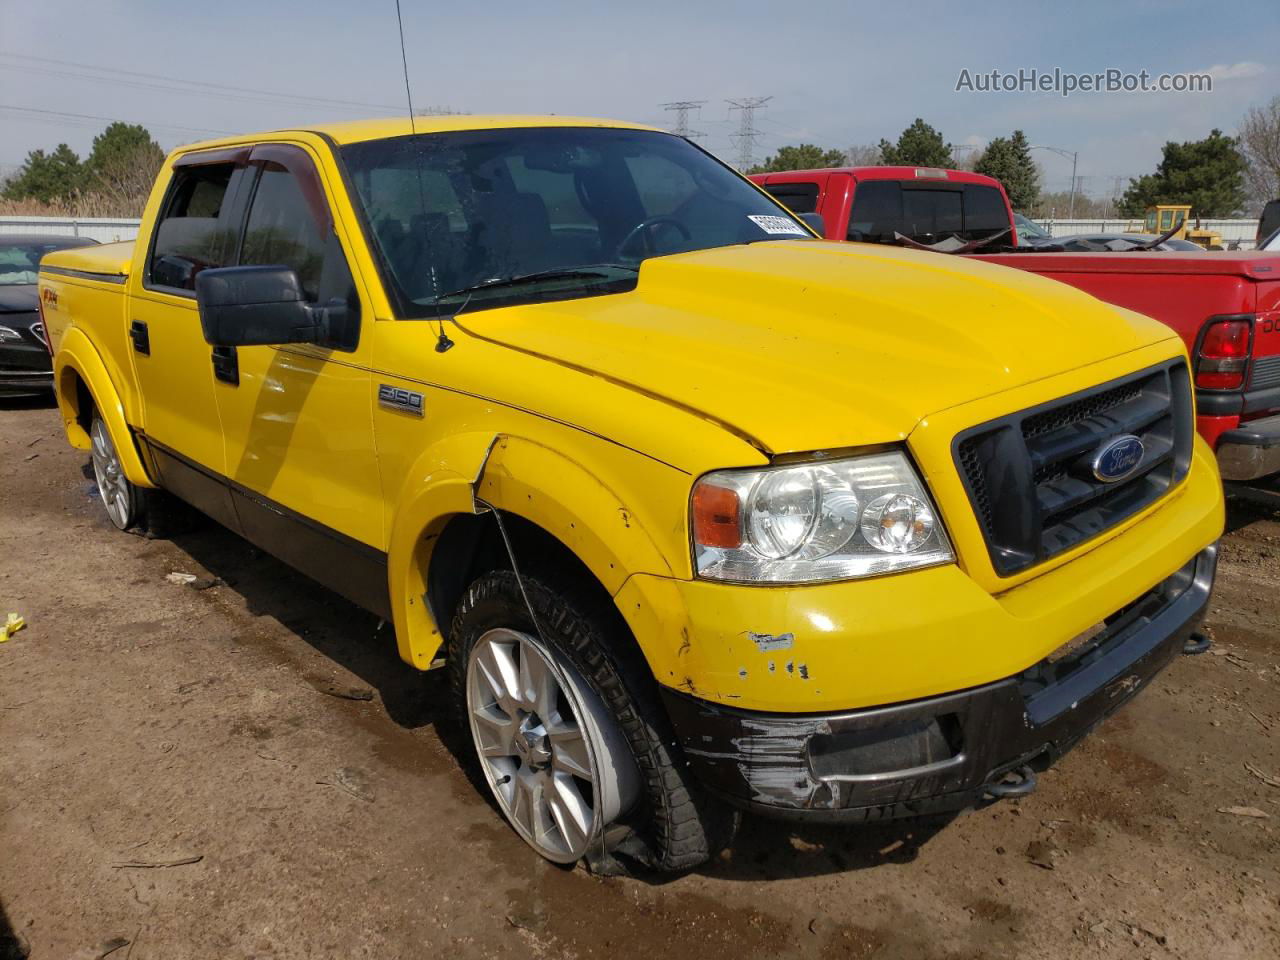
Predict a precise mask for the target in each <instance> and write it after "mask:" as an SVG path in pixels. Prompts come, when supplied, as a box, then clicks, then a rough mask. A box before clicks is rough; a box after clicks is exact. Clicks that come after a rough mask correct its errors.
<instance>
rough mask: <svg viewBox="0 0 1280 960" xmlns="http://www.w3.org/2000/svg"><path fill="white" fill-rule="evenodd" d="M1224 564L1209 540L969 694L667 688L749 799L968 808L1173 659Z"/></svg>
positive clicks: (702, 746) (879, 810)
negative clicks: (754, 695)
mask: <svg viewBox="0 0 1280 960" xmlns="http://www.w3.org/2000/svg"><path fill="white" fill-rule="evenodd" d="M1216 562H1217V547H1216V545H1214V546H1210V547H1207V548H1205V549H1204V550H1202V551H1201V552H1200V553H1199V554H1198V555H1196V556H1195V557H1193V558H1192V559H1191V560H1190V561H1189V562H1188V563H1187V564H1186V565H1184V566H1183V567H1182V568H1181V569H1180V570H1178V571H1177V572H1175V573H1174V574H1173V575H1172V576H1170V577H1168V578H1167V579H1165V580H1164V581H1162V582H1161V583H1159V584H1157V585H1156V586H1155V587H1154V588H1153V589H1151V590H1150V591H1148V592H1147V593H1145V594H1143V595H1142V596H1141V597H1139V598H1138V599H1137V600H1135V601H1134V602H1133V603H1131V604H1128V605H1127V606H1126V607H1124V608H1123V609H1122V610H1119V611H1117V612H1116V613H1115V614H1113V615H1112V616H1111V617H1109V618H1107V620H1106V626H1105V628H1104V629H1103V630H1102V632H1101V633H1099V634H1098V635H1097V636H1095V637H1093V638H1091V639H1090V640H1089V641H1087V642H1086V643H1085V644H1084V645H1083V646H1081V647H1079V648H1078V649H1075V650H1072V651H1070V652H1069V653H1068V654H1067V655H1065V656H1063V657H1061V658H1057V659H1055V658H1054V657H1052V656H1051V657H1048V658H1046V659H1044V660H1042V661H1040V662H1038V663H1036V664H1034V665H1033V666H1031V667H1030V668H1028V669H1027V670H1024V671H1022V672H1021V673H1019V674H1017V675H1015V676H1011V677H1008V678H1006V679H1004V680H1000V681H997V682H995V683H988V684H985V685H983V686H979V687H974V688H972V689H968V690H964V691H961V692H957V693H951V694H945V695H942V696H935V697H930V698H927V699H922V700H915V701H912V702H908V703H902V704H896V705H893V706H887V707H876V708H871V709H864V710H854V711H848V712H842V713H836V714H825V715H823V714H819V715H815V714H804V715H788V714H779V713H763V712H757V711H748V710H738V709H734V708H731V707H725V706H722V705H718V704H713V703H710V702H708V701H706V700H702V699H699V698H695V697H691V696H688V695H686V694H683V693H680V692H677V691H675V690H673V689H671V688H669V687H664V688H662V689H663V694H664V696H665V698H666V705H667V709H668V711H669V713H670V716H671V719H672V721H673V723H674V724H675V727H676V731H677V733H678V735H679V737H680V740H681V742H682V744H683V746H684V750H685V753H686V755H687V756H688V758H689V763H690V766H691V767H692V769H693V770H694V772H695V773H696V774H697V775H698V777H699V778H700V779H701V780H702V781H703V782H704V783H705V784H706V785H707V787H708V788H710V789H711V790H712V791H713V792H714V793H716V794H718V795H720V796H721V797H723V798H725V799H727V800H729V801H730V802H733V803H736V804H738V805H740V806H743V807H747V808H749V809H753V810H756V811H758V812H762V813H766V814H772V815H777V816H783V817H803V818H806V819H826V820H836V821H864V820H876V819H885V818H891V817H901V816H916V815H920V814H926V813H935V812H942V811H948V810H959V809H963V808H965V807H969V806H972V805H974V804H976V803H978V802H980V801H981V800H982V799H983V798H984V796H987V795H989V794H991V792H992V788H993V787H996V785H997V784H998V783H999V782H1000V781H1001V780H1002V779H1003V778H1004V777H1005V776H1006V774H1008V773H1009V772H1010V771H1014V770H1017V769H1019V768H1022V767H1025V766H1030V767H1031V768H1032V769H1044V768H1045V767H1048V766H1049V765H1050V764H1052V763H1053V762H1054V761H1055V760H1056V759H1057V758H1058V757H1060V756H1062V755H1063V754H1064V753H1066V752H1067V751H1068V750H1069V749H1071V747H1073V746H1074V745H1075V744H1076V743H1077V742H1079V740H1080V739H1081V738H1082V737H1084V736H1085V735H1086V734H1087V733H1088V732H1089V731H1090V730H1092V729H1093V728H1094V727H1095V726H1097V724H1098V723H1100V722H1101V721H1102V720H1104V719H1105V718H1106V717H1108V716H1109V715H1110V714H1111V713H1113V712H1114V711H1115V710H1116V709H1118V708H1119V707H1120V706H1121V705H1122V704H1123V703H1125V702H1126V701H1128V700H1129V699H1130V698H1131V697H1132V696H1134V694H1136V693H1137V692H1138V691H1139V690H1141V689H1142V688H1143V687H1144V686H1145V685H1146V684H1147V683H1148V682H1149V681H1150V680H1151V679H1152V678H1153V677H1154V676H1155V675H1156V674H1157V673H1159V672H1160V671H1161V670H1162V669H1163V668H1164V667H1165V666H1167V665H1168V664H1169V662H1170V661H1171V660H1172V659H1173V658H1174V657H1176V656H1177V655H1178V653H1179V652H1180V651H1182V649H1183V647H1184V646H1185V645H1186V643H1187V641H1188V639H1189V637H1190V635H1191V634H1192V632H1193V631H1194V630H1195V628H1196V625H1197V624H1198V623H1199V621H1200V619H1201V617H1202V616H1203V614H1204V611H1205V608H1206V606H1207V604H1208V601H1209V594H1210V591H1211V589H1212V586H1213V578H1214V572H1215V567H1216ZM996 792H999V791H998V788H997V791H996Z"/></svg>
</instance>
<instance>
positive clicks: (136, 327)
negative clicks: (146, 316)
mask: <svg viewBox="0 0 1280 960" xmlns="http://www.w3.org/2000/svg"><path fill="white" fill-rule="evenodd" d="M129 338H130V339H131V340H133V349H134V350H136V351H137V352H138V353H140V354H142V355H143V356H144V357H149V356H151V334H150V333H149V332H148V331H147V325H146V324H145V323H143V322H142V321H141V320H135V321H133V323H131V324H130V325H129Z"/></svg>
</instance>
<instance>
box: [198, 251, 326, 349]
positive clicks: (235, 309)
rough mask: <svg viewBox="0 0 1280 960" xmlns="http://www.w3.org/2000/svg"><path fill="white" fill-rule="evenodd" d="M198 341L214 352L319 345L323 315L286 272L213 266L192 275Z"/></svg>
mask: <svg viewBox="0 0 1280 960" xmlns="http://www.w3.org/2000/svg"><path fill="white" fill-rule="evenodd" d="M196 303H197V305H198V306H199V307H200V326H201V328H202V329H203V331H204V338H205V340H206V341H208V342H209V343H210V344H212V345H213V346H215V347H252V346H264V345H271V344H281V343H321V342H323V341H325V340H326V339H327V335H328V326H329V311H328V310H327V309H326V308H324V307H318V306H312V305H311V304H310V303H308V302H307V300H306V293H305V292H304V291H303V289H302V282H301V281H300V280H299V279H298V275H297V273H295V272H294V271H293V270H291V269H290V268H289V267H217V268H213V269H209V270H201V271H200V272H199V273H198V274H196Z"/></svg>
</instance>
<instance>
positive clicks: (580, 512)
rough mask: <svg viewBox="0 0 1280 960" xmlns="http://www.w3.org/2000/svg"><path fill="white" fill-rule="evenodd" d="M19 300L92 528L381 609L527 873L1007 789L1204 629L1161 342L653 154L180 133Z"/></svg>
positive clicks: (1195, 492) (1193, 439) (623, 127)
mask: <svg viewBox="0 0 1280 960" xmlns="http://www.w3.org/2000/svg"><path fill="white" fill-rule="evenodd" d="M414 124H416V127H415V126H414ZM40 292H41V301H40V302H41V304H42V306H43V310H44V317H45V322H46V324H47V328H48V330H49V333H50V337H51V343H52V346H53V350H54V369H55V379H56V384H57V392H58V403H59V407H60V410H61V414H62V419H63V422H64V423H65V427H66V434H67V437H68V439H69V440H70V442H71V443H72V444H73V445H75V446H76V447H79V448H81V449H84V450H86V451H88V452H89V453H90V455H91V460H92V464H93V469H94V472H95V475H96V477H97V482H98V487H99V489H100V491H101V493H102V500H103V504H104V506H105V508H106V512H107V516H108V517H109V518H110V520H111V521H112V522H113V523H114V524H115V525H116V526H117V527H121V528H127V527H130V526H131V525H134V524H140V523H147V522H149V516H148V514H149V513H150V512H152V511H155V510H157V509H158V507H160V506H162V505H163V503H164V500H163V497H165V496H169V495H172V496H176V497H179V498H181V499H182V500H185V501H187V502H188V503H190V504H193V505H194V506H196V507H198V508H199V509H200V510H202V511H204V512H205V513H207V514H209V515H210V516H211V517H213V518H215V519H217V520H218V521H220V522H221V523H223V524H225V525H226V526H228V527H229V528H231V529H232V530H234V531H236V532H238V533H239V534H241V535H243V536H244V537H246V538H247V539H248V540H250V541H252V542H254V543H256V544H259V545H260V546H262V547H263V548H264V549H266V550H268V551H270V552H272V553H274V554H275V555H276V556H278V557H280V558H281V559H283V560H284V561H286V562H288V563H290V564H293V565H294V566H296V567H297V568H299V569H300V570H302V571H304V572H305V573H307V574H309V575H311V576H312V577H314V578H316V579H317V580H320V581H322V582H324V583H326V584H329V585H330V586H332V588H333V589H335V590H336V591H338V592H340V593H341V594H343V595H344V596H346V597H348V598H350V599H351V600H353V601H355V602H356V603H358V604H361V605H363V606H364V607H367V608H368V609H369V610H371V611H373V612H375V613H376V614H379V615H381V616H384V617H386V618H389V619H390V620H391V621H392V623H393V624H394V627H395V639H396V643H397V645H398V648H399V653H400V656H401V657H403V659H404V660H405V661H406V662H407V663H408V664H409V665H411V666H412V667H415V668H418V669H421V670H426V669H429V668H431V667H436V666H440V667H444V668H445V669H447V670H448V671H450V673H451V676H452V693H451V697H452V708H453V710H454V711H455V716H456V718H457V722H458V723H459V725H460V728H461V729H462V730H463V731H465V733H466V735H467V737H468V738H469V740H467V741H466V742H467V743H468V744H469V746H468V756H467V757H464V758H463V759H464V762H468V763H470V762H475V763H476V764H478V769H479V770H480V771H482V773H483V776H484V779H485V781H486V782H487V785H488V787H489V789H490V790H491V791H492V793H493V796H494V798H495V799H496V802H497V805H498V807H499V808H500V809H501V811H502V813H503V814H504V815H505V816H506V818H507V819H508V820H509V822H510V823H511V825H512V827H513V828H514V829H515V830H516V831H517V832H518V833H519V835H520V836H521V837H523V838H524V839H525V840H526V841H527V842H528V843H529V844H530V845H532V846H533V847H534V848H535V849H536V850H537V851H538V852H539V853H540V854H542V855H543V856H545V857H548V858H549V859H551V860H555V861H560V862H574V861H577V860H579V859H581V858H586V859H587V861H588V863H589V864H591V865H593V866H594V867H595V868H596V869H601V870H605V869H620V868H621V867H620V865H621V864H625V863H626V862H627V860H628V858H629V859H630V860H631V861H633V862H639V863H641V864H647V865H650V866H652V867H655V868H659V869H666V870H678V869H686V868H689V867H691V866H694V865H696V864H698V863H700V862H702V861H704V860H705V859H706V858H707V857H708V856H710V855H711V854H712V853H713V852H714V851H715V850H717V849H718V848H719V847H720V846H721V845H723V844H725V843H726V842H728V840H729V839H730V837H731V834H732V829H733V827H734V825H735V824H736V822H737V809H738V808H748V809H751V810H756V811H760V812H763V813H767V814H775V815H778V816H783V817H811V818H818V819H832V820H843V821H854V822H857V821H865V820H868V819H874V818H881V817H893V816H906V815H912V814H918V813H922V812H928V811H943V810H957V809H962V808H966V807H969V806H973V805H975V804H978V803H981V802H983V801H986V800H989V799H991V798H993V797H1000V796H1005V795H1009V794H1011V793H1021V792H1026V791H1027V790H1029V789H1031V787H1033V786H1034V784H1035V773H1036V771H1038V770H1041V769H1043V768H1044V767H1045V766H1047V765H1048V764H1050V763H1051V762H1052V761H1053V760H1054V759H1055V758H1056V757H1058V756H1060V755H1061V754H1062V753H1063V752H1064V751H1065V750H1067V749H1068V748H1070V747H1071V746H1072V745H1073V744H1074V743H1076V742H1077V741H1078V740H1079V739H1080V738H1081V737H1083V736H1084V735H1085V734H1086V733H1087V732H1088V731H1089V730H1090V729H1091V728H1092V727H1093V726H1094V725H1095V724H1097V723H1098V722H1099V721H1100V720H1102V719H1103V718H1104V717H1105V716H1107V715H1108V714H1110V713H1111V712H1112V711H1114V710H1115V709H1117V708H1118V707H1119V706H1120V705H1121V704H1122V703H1124V702H1125V701H1127V700H1128V699H1129V698H1130V697H1132V696H1133V695H1134V694H1135V693H1136V692H1137V691H1138V690H1140V689H1142V688H1143V687H1144V686H1145V685H1146V684H1147V682H1148V681H1149V680H1151V678H1152V677H1153V676H1154V675H1155V674H1156V673H1157V672H1158V671H1160V670H1161V669H1162V668H1163V667H1164V666H1166V665H1167V664H1168V663H1169V662H1170V660H1171V659H1172V658H1174V657H1175V656H1176V655H1178V654H1180V653H1183V652H1194V651H1195V650H1196V649H1199V648H1201V647H1202V646H1203V645H1204V644H1205V643H1206V641H1204V640H1202V639H1200V638H1198V635H1197V634H1195V630H1196V624H1197V621H1198V620H1199V618H1200V617H1201V615H1202V613H1203V611H1204V609H1205V606H1206V603H1207V601H1208V597H1209V592H1210V588H1211V585H1212V582H1213V576H1214V566H1215V557H1216V552H1215V551H1216V547H1215V544H1216V542H1217V539H1218V537H1219V536H1220V534H1221V531H1222V528H1223V505H1222V489H1221V484H1220V482H1219V479H1218V474H1217V470H1216V468H1215V465H1214V461H1213V457H1212V455H1211V453H1210V452H1209V449H1208V447H1207V446H1206V444H1205V443H1204V441H1203V440H1202V439H1199V438H1198V437H1197V436H1196V433H1195V429H1194V418H1193V409H1192V388H1191V371H1190V368H1189V366H1188V361H1187V352H1186V349H1185V347H1184V345H1183V343H1182V341H1181V340H1180V339H1178V337H1177V336H1176V335H1174V334H1173V333H1172V331H1170V330H1169V329H1168V328H1167V327H1165V326H1163V325H1162V324H1159V323H1157V322H1155V321H1153V320H1149V319H1147V318H1145V317H1142V316H1139V315H1138V314H1135V313H1132V312H1130V311H1127V310H1122V309H1118V308H1116V307H1113V306H1111V305H1109V304H1105V303H1103V302H1101V301H1099V300H1096V299H1094V298H1093V297H1090V296H1087V295H1085V294H1083V293H1080V292H1079V291H1076V290H1073V289H1071V288H1070V287H1067V286H1064V285H1062V284H1057V283H1052V282H1050V281H1046V280H1042V279H1040V278H1038V277H1035V276H1032V275H1031V274H1028V273H1024V272H1021V271H1017V270H1007V269H1004V268H1000V267H993V266H988V265H985V264H981V263H974V262H969V261H965V260H960V259H946V258H942V257H937V256H934V255H931V254H927V253H919V252H916V251H911V250H902V249H898V248H893V247H865V246H864V247H855V246H851V245H850V246H845V245H838V244H829V243H825V242H823V241H821V240H819V239H818V238H816V237H815V236H814V235H813V234H812V233H810V232H809V231H808V229H807V228H806V227H805V226H804V225H803V224H802V223H801V222H800V221H799V220H798V219H797V218H795V217H794V216H793V215H792V214H790V213H789V212H788V211H787V210H786V209H785V208H784V207H782V206H781V205H779V204H777V203H776V202H775V201H773V200H772V199H770V198H769V197H768V196H766V195H765V194H764V193H762V192H761V191H759V190H758V189H756V188H755V187H754V186H752V185H751V184H750V183H749V182H747V181H746V180H745V179H743V178H742V177H740V176H739V175H738V174H736V173H734V172H733V171H732V170H730V169H728V168H727V167H725V166H724V165H722V164H721V163H720V162H719V161H717V160H715V159H714V158H713V157H711V156H710V155H709V154H707V153H705V152H703V151H702V150H700V149H699V148H698V147H696V146H695V145H693V144H692V143H690V142H688V141H687V140H684V139H682V138H679V137H676V136H673V135H670V134H667V133H663V132H661V131H657V130H653V129H648V128H644V127H637V126H631V125H627V124H623V123H612V122H606V121H598V120H583V119H570V118H564V117H544V118H528V117H525V118H521V117H477V116H462V117H440V118H432V119H430V120H425V119H417V120H415V121H412V122H411V121H409V120H380V121H370V122H361V123H351V124H341V125H333V126H324V127H317V128H310V129H298V130H292V131H275V132H272V133H266V134H259V135H256V136H243V137H231V138H228V139H224V140H219V141H216V142H210V143H203V144H197V145H193V146H187V147H183V148H181V149H179V150H178V151H176V152H175V153H174V154H172V155H171V156H170V157H169V158H168V160H167V162H166V163H165V165H164V168H163V171H162V173H161V175H160V177H159V180H158V182H157V183H156V185H155V189H154V191H153V193H152V195H151V198H150V200H149V202H148V204H147V208H146V211H145V215H144V217H143V220H142V226H141V230H140V232H139V235H138V238H137V240H136V242H134V243H125V244H108V245H104V246H101V247H96V248H91V249H85V250H74V251H65V252H59V253H55V254H50V255H48V256H46V257H45V258H44V260H43V261H42V263H41V268H40ZM471 751H473V755H471ZM619 858H621V859H619Z"/></svg>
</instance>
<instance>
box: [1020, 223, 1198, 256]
mask: <svg viewBox="0 0 1280 960" xmlns="http://www.w3.org/2000/svg"><path fill="white" fill-rule="evenodd" d="M1018 236H1019V237H1021V236H1022V228H1021V227H1019V228H1018ZM1159 239H1160V236H1159V235H1158V234H1155V233H1088V234H1080V235H1078V236H1071V237H1061V238H1059V239H1058V240H1055V241H1054V242H1055V243H1060V244H1062V248H1063V249H1064V250H1066V251H1067V252H1068V253H1092V252H1096V251H1107V250H1111V251H1117V252H1127V251H1130V250H1137V249H1138V248H1139V247H1145V248H1148V249H1152V250H1182V251H1185V252H1187V253H1204V247H1201V246H1197V245H1196V244H1194V243H1192V242H1191V241H1190V240H1181V239H1179V238H1178V237H1170V238H1169V239H1167V240H1165V241H1164V242H1163V243H1159V244H1156V245H1155V246H1154V247H1153V246H1151V244H1152V243H1154V242H1155V241H1156V240H1159Z"/></svg>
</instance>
